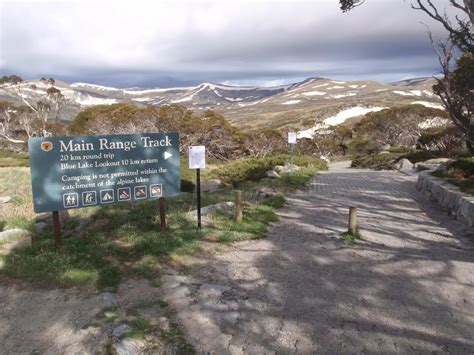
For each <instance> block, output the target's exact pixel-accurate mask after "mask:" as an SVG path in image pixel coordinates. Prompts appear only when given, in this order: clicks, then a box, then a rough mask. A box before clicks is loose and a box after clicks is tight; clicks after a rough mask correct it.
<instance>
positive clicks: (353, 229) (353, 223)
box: [348, 206, 358, 235]
mask: <svg viewBox="0 0 474 355" xmlns="http://www.w3.org/2000/svg"><path fill="white" fill-rule="evenodd" d="M348 231H349V233H351V234H352V235H356V234H357V233H358V229H357V207H352V206H351V207H349V230H348Z"/></svg>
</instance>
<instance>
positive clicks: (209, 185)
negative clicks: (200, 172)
mask: <svg viewBox="0 0 474 355" xmlns="http://www.w3.org/2000/svg"><path fill="white" fill-rule="evenodd" d="M221 185H222V181H221V180H219V179H212V180H204V181H201V191H203V192H214V191H217V190H219V188H220V187H221Z"/></svg>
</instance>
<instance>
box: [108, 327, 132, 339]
mask: <svg viewBox="0 0 474 355" xmlns="http://www.w3.org/2000/svg"><path fill="white" fill-rule="evenodd" d="M130 330H132V328H130V326H129V325H128V324H125V323H124V324H120V325H119V326H118V327H115V328H114V330H113V331H112V335H113V336H114V337H117V338H120V337H121V336H123V335H124V334H125V333H127V332H129V331H130Z"/></svg>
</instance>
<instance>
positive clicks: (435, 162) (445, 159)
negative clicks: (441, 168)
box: [424, 158, 453, 164]
mask: <svg viewBox="0 0 474 355" xmlns="http://www.w3.org/2000/svg"><path fill="white" fill-rule="evenodd" d="M449 161H453V159H449V158H436V159H428V160H425V161H424V163H425V164H441V163H446V162H449Z"/></svg>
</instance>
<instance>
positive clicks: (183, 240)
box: [0, 168, 316, 289]
mask: <svg viewBox="0 0 474 355" xmlns="http://www.w3.org/2000/svg"><path fill="white" fill-rule="evenodd" d="M315 172H316V169H315V168H305V169H301V170H300V171H298V172H295V173H293V174H291V175H290V174H288V175H284V176H283V177H282V178H280V179H276V180H271V179H268V178H265V179H262V180H260V181H246V182H242V184H241V188H242V190H244V193H243V199H244V203H245V209H244V218H243V221H242V222H241V223H237V222H235V221H234V220H233V219H232V213H231V211H229V212H228V213H220V214H214V215H211V216H209V217H207V218H209V219H210V220H211V222H212V223H211V224H210V225H209V226H206V227H205V228H203V229H202V230H197V229H196V222H195V220H193V219H192V218H191V219H190V217H189V214H188V212H189V211H191V210H194V209H195V208H196V207H195V206H196V202H195V196H194V194H192V193H182V194H181V195H180V196H177V197H175V198H169V199H167V200H166V205H167V206H166V207H167V224H168V229H167V231H166V232H163V233H162V232H160V227H159V224H160V222H159V217H158V201H156V200H150V201H143V202H138V203H133V204H131V203H130V204H129V203H124V204H116V205H111V206H102V207H93V208H86V209H81V210H75V211H71V217H70V219H69V221H68V222H67V223H66V224H65V225H64V226H62V227H63V235H64V238H63V243H62V245H61V247H60V248H58V249H56V248H55V247H54V246H53V231H52V228H51V227H48V228H47V229H45V230H44V231H43V232H41V233H39V232H36V231H34V230H33V228H31V226H32V224H33V222H32V219H31V217H30V216H29V214H28V213H29V210H30V209H31V196H30V192H29V187H24V186H22V187H21V191H22V194H21V195H20V196H17V195H15V196H17V197H18V206H17V207H18V209H19V211H23V214H22V213H15V214H13V216H10V217H9V218H7V219H6V222H7V225H12V224H14V222H13V221H15V220H18V216H21V218H23V219H21V220H23V221H24V222H25V227H28V228H30V229H31V231H32V235H33V241H34V243H33V246H32V247H27V248H22V249H17V250H13V251H12V252H11V253H10V254H8V255H4V256H0V274H4V275H7V276H9V277H12V278H20V279H26V280H29V281H33V282H39V283H44V284H49V285H59V286H65V287H68V286H80V287H85V288H91V289H105V288H112V289H113V288H116V287H117V286H118V284H119V283H120V280H121V279H123V278H126V277H134V276H140V277H147V278H150V280H152V279H153V278H155V277H156V275H157V272H159V270H160V268H161V267H162V266H163V264H165V263H167V262H169V261H170V260H175V259H179V258H180V257H182V256H186V255H192V254H193V253H196V252H197V251H199V250H201V249H202V247H203V245H204V243H208V242H217V243H231V242H235V241H239V240H246V239H257V238H262V237H263V236H264V235H265V232H266V231H267V228H268V226H269V224H270V223H272V222H275V221H277V220H278V218H277V216H276V213H275V208H278V207H281V206H283V205H284V203H285V199H284V194H286V193H288V192H290V191H293V190H295V189H301V188H304V186H306V184H307V183H308V182H309V181H310V180H311V178H312V176H313V175H314V174H315ZM15 174H17V176H16V178H19V176H18V175H21V174H23V175H26V177H25V179H26V178H27V179H29V176H27V174H24V172H22V171H18V170H17V171H16V172H15ZM17 181H18V180H17ZM22 184H24V185H26V186H29V182H28V183H26V180H25V181H23V182H22ZM262 187H267V188H272V189H273V190H274V191H276V192H277V193H276V194H275V195H274V196H273V197H271V198H269V199H267V200H265V201H263V202H262V201H259V200H258V191H259V190H260V189H261V188H262ZM9 188H10V189H11V190H10V192H11V191H14V188H15V187H14V186H13V185H11V186H10V187H9ZM15 193H16V192H15ZM17 197H15V198H17ZM233 199H234V190H233V189H232V188H231V187H227V188H223V189H220V190H219V191H217V192H214V193H205V194H203V201H202V202H203V206H206V205H210V204H215V203H218V202H224V201H233ZM20 202H21V203H20ZM84 222H86V226H85V227H84V228H83V229H81V231H80V232H76V229H75V228H76V227H77V226H78V225H79V223H84Z"/></svg>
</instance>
